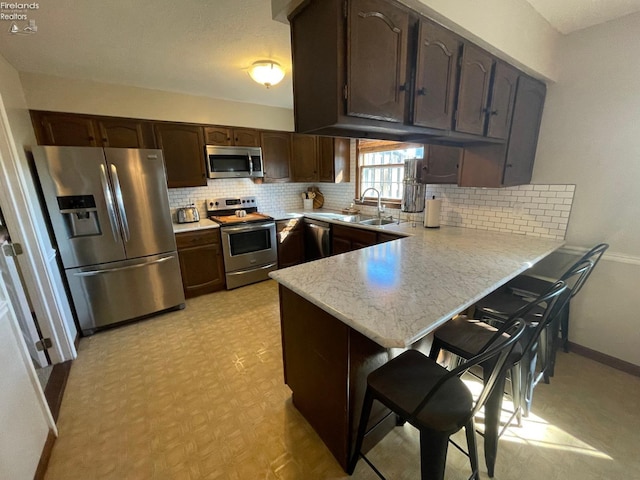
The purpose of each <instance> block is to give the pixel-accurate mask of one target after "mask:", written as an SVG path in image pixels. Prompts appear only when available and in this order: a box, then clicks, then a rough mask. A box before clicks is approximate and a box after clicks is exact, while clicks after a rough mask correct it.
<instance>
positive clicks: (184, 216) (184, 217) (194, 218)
mask: <svg viewBox="0 0 640 480" xmlns="http://www.w3.org/2000/svg"><path fill="white" fill-rule="evenodd" d="M177 216H178V223H194V222H199V221H200V214H199V213H198V209H197V208H196V207H194V206H193V205H191V206H190V207H183V208H179V209H178V210H177Z"/></svg>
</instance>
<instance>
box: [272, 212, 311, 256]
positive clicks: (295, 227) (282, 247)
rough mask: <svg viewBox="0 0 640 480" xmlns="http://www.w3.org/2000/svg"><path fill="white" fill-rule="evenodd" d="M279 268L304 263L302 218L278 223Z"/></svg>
mask: <svg viewBox="0 0 640 480" xmlns="http://www.w3.org/2000/svg"><path fill="white" fill-rule="evenodd" d="M276 232H277V240H278V268H286V267H291V266H293V265H298V264H299V263H304V260H305V258H304V222H303V221H302V217H300V218H292V219H289V220H278V221H277V222H276Z"/></svg>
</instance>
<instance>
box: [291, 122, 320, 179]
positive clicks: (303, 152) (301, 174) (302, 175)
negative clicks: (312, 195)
mask: <svg viewBox="0 0 640 480" xmlns="http://www.w3.org/2000/svg"><path fill="white" fill-rule="evenodd" d="M291 141H292V147H293V154H292V163H291V167H292V170H293V181H294V182H316V181H317V180H318V169H317V164H318V158H317V157H318V154H317V148H316V143H317V137H316V136H315V135H299V134H297V133H294V134H293V135H292V140H291Z"/></svg>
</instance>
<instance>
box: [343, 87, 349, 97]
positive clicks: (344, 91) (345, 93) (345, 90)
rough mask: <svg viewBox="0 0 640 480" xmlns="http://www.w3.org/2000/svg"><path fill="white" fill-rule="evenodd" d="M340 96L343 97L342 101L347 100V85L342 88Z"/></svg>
mask: <svg viewBox="0 0 640 480" xmlns="http://www.w3.org/2000/svg"><path fill="white" fill-rule="evenodd" d="M342 96H343V97H344V99H345V100H346V99H347V97H348V96H349V93H348V89H347V85H345V86H344V87H343V88H342Z"/></svg>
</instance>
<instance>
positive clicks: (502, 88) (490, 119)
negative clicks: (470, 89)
mask: <svg viewBox="0 0 640 480" xmlns="http://www.w3.org/2000/svg"><path fill="white" fill-rule="evenodd" d="M518 76H519V74H518V71H517V70H516V69H515V68H513V67H510V66H509V65H507V64H506V63H503V62H496V64H495V67H494V72H493V84H492V87H491V99H490V106H489V108H488V109H487V136H488V137H493V138H502V139H504V140H506V139H507V138H509V129H510V128H511V115H512V113H513V102H514V101H515V98H516V87H517V85H518Z"/></svg>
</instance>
